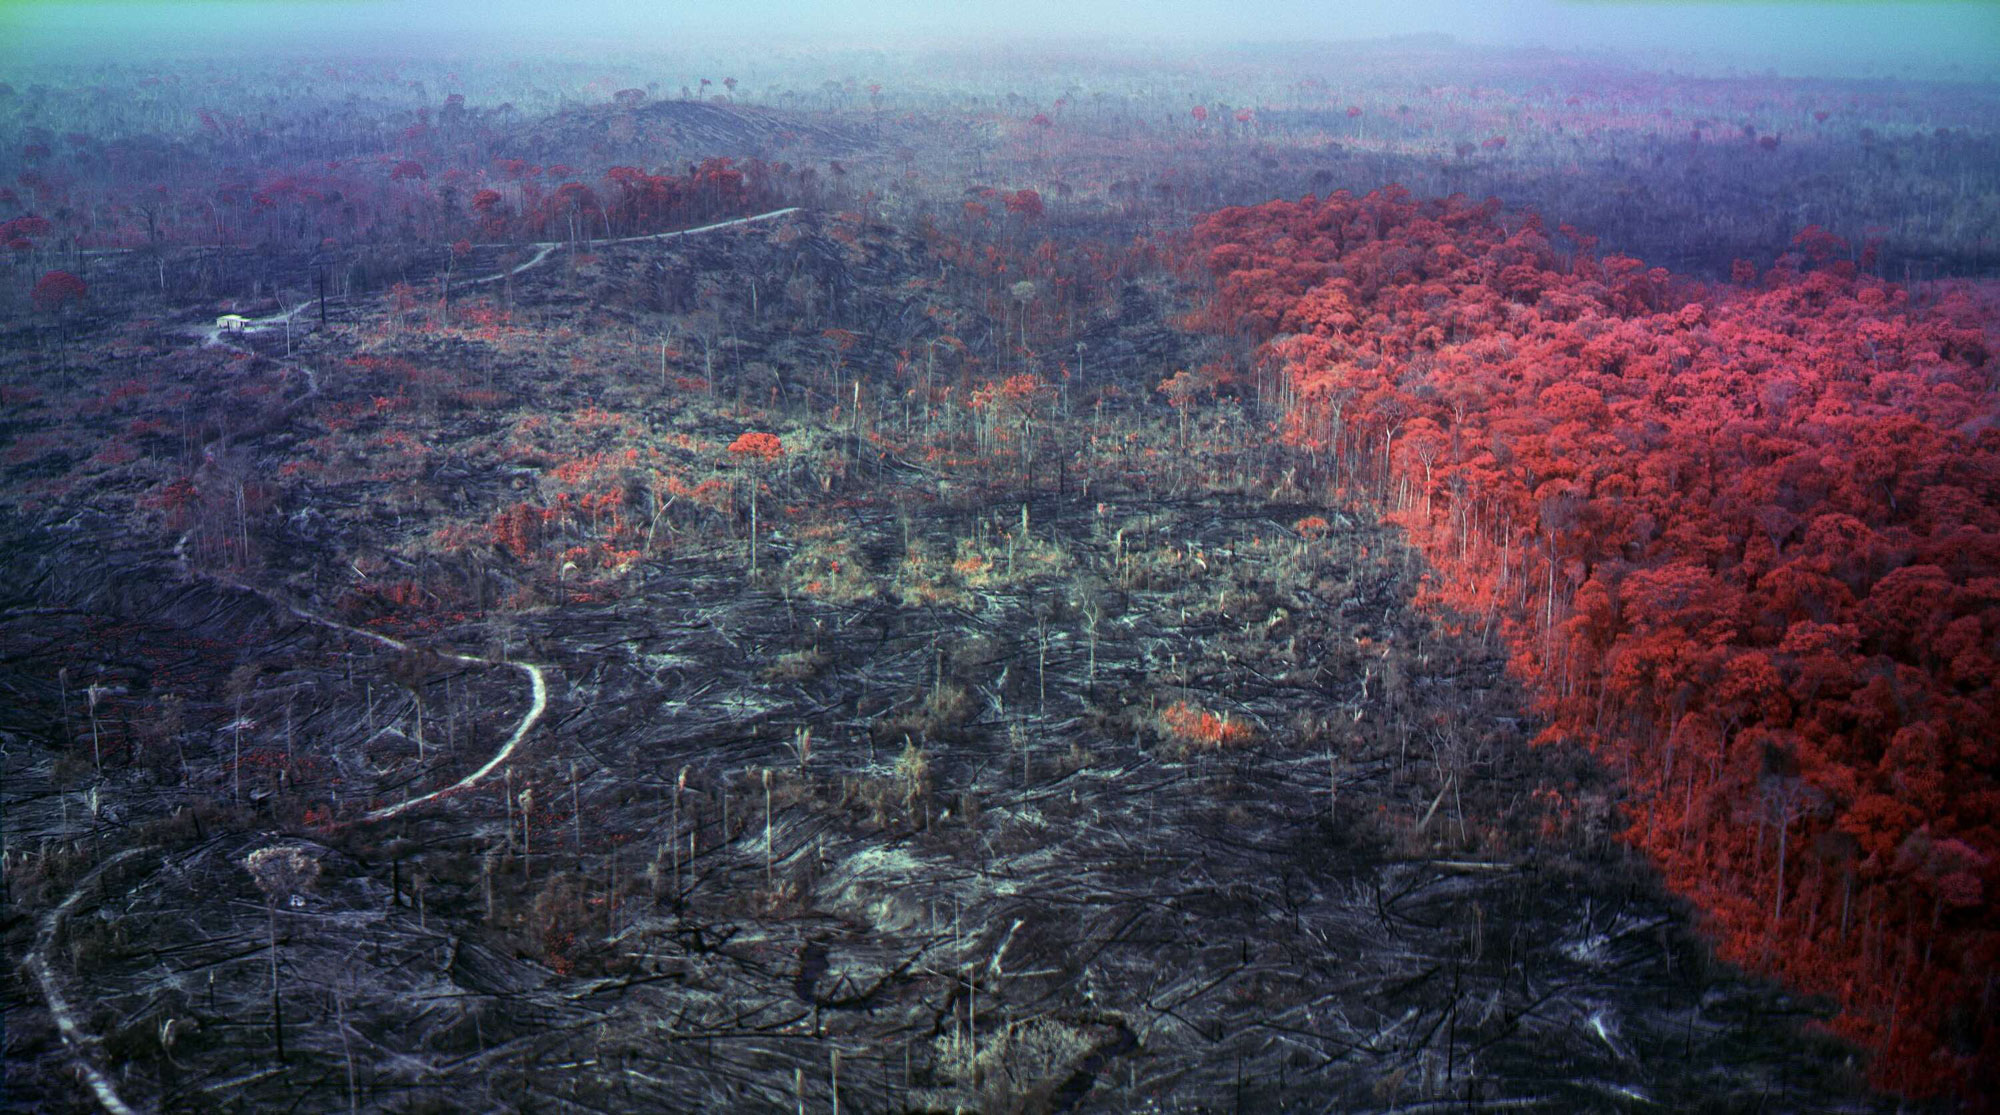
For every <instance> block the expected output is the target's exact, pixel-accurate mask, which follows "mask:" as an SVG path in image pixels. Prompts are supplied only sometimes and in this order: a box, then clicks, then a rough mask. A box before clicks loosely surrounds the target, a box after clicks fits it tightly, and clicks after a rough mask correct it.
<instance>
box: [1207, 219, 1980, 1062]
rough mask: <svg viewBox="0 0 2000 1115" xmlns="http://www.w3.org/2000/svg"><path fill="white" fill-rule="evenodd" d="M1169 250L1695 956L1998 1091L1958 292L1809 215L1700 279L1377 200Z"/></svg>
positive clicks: (1971, 352)
mask: <svg viewBox="0 0 2000 1115" xmlns="http://www.w3.org/2000/svg"><path fill="white" fill-rule="evenodd" d="M1193 244H1194V248H1195V251H1196V253H1197V254H1196V259H1197V261H1198V262H1199V264H1200V265H1202V266H1204V267H1205V268H1206V269H1207V271H1208V272H1209V273H1210V274H1211V275H1212V276H1213V279H1214V283H1215V290H1214V297H1213V299H1212V301H1211V303H1210V306H1209V309H1208V313H1209V315H1210V319H1211V320H1210V323H1209V324H1210V325H1211V326H1212V327H1213V328H1215V329H1217V330H1221V331H1225V332H1234V333H1245V334H1248V335H1249V336H1250V337H1251V338H1252V339H1254V340H1256V341H1258V342H1260V345H1261V347H1260V350H1259V351H1260V354H1261V355H1262V356H1263V357H1264V358H1265V359H1266V360H1267V361H1269V362H1270V363H1271V364H1272V365H1273V366H1275V367H1277V368H1280V369H1281V370H1282V382H1283V385H1284V390H1285V392H1286V395H1285V411H1286V417H1285V420H1284V427H1283V429H1284V433H1285V436H1286V437H1287V438H1288V439H1289V440H1290V441H1292V442H1294V443H1296V444H1299V445H1302V446H1305V447H1309V448H1310V449H1312V450H1313V451H1314V453H1315V455H1316V456H1317V457H1318V459H1319V460H1320V461H1321V462H1322V463H1323V464H1324V465H1326V466H1327V467H1328V468H1329V469H1330V470H1331V473H1332V475H1333V477H1334V479H1335V481H1336V482H1337V483H1339V484H1343V485H1347V486H1349V487H1350V488H1351V489H1357V490H1359V491H1360V492H1361V493H1363V494H1366V495H1368V496H1370V497H1372V498H1375V499H1377V500H1379V501H1380V502H1381V503H1383V504H1384V505H1385V506H1386V507H1387V508H1388V509H1389V510H1390V511H1391V512H1392V513H1393V514H1394V515H1395V516H1396V518H1397V519H1398V520H1399V521H1400V522H1401V523H1402V524H1403V525H1404V526H1405V527H1406V528H1407V529H1408V530H1409V532H1410V534H1411V536H1412V538H1413V539H1414V540H1415V541H1416V542H1417V543H1418V544H1419V545H1420V546H1421V547H1422V549H1423V551H1424V552H1425V553H1426V554H1427V555H1428V556H1429V558H1430V559H1431V561H1432V563H1433V564H1434V566H1435V569H1436V574H1437V575H1436V585H1437V588H1436V597H1437V598H1438V599H1439V600H1440V601H1441V602H1443V603H1445V604H1447V605H1449V606H1451V607H1452V608H1454V609H1456V610H1457V611H1458V612H1460V613H1461V614H1464V615H1467V616H1470V617H1472V618H1473V620H1474V621H1475V622H1479V623H1482V624H1485V625H1492V626H1497V627H1498V628H1499V629H1501V630H1503V631H1504V633H1505V635H1506V638H1507V640H1508V643H1509V646H1510V650H1511V656H1512V662H1513V664H1514V667H1515V668H1516V670H1517V671H1518V672H1519V674H1520V675H1521V676H1522V677H1523V678H1524V679H1526V681H1527V682H1528V683H1529V685H1530V688H1531V690H1532V692H1533V693H1534V694H1535V695H1536V697H1537V699H1538V701H1539V704H1540V709H1541V711H1542V712H1543V714H1544V715H1545V716H1546V717H1547V720H1548V723H1549V728H1548V732H1547V735H1548V736H1549V737H1551V738H1569V739H1576V740H1581V741H1585V742H1587V743H1588V744H1589V745H1590V746H1591V747H1593V748H1594V749H1596V751H1597V752H1598V753H1599V754H1600V755H1601V756H1602V757H1603V758H1604V760H1605V761H1606V762H1607V763H1609V764H1610V765H1612V767H1613V768H1614V769H1616V770H1618V771H1620V772H1621V773H1622V774H1623V777H1624V779H1625V782H1626V784H1627V786H1628V794H1627V817H1628V819H1629V822H1630V827H1629V829H1628V830H1627V836H1628V838H1629V839H1630V840H1631V841H1632V842H1633V843H1635V844H1637V845H1638V846H1640V847H1642V848H1644V849H1645V850H1646V851H1647V852H1649V853H1650V854H1651V855H1652V856H1653V857H1654V859H1655V860H1656V861H1657V862H1658V863H1659V864H1660V866H1661V867H1662V869H1663V870H1664V871H1665V873H1666V875H1667V877H1668V879H1669V880H1670V881H1671V882H1672V884H1673V885H1674V886H1675V887H1676V888H1678V889H1679V890H1680V891H1681V892H1682V893H1684V894H1686V895H1688V896H1689V897H1690V898H1692V899H1693V900H1694V901H1695V902H1696V903H1697V904H1698V905H1699V906H1700V907H1701V909H1702V910H1703V911H1704V912H1705V914H1706V915H1707V917H1708V919H1709V922H1710V924H1711V925H1712V927H1713V928H1714V930H1715V931H1716V934H1717V936H1718V938H1719V942H1720V948H1721V951H1722V953H1723V954H1724V956H1726V957H1727V958H1729V959H1731V960H1734V961H1736V962H1739V963H1742V964H1744V965H1746V966H1748V967H1750V968H1753V969H1757V970H1762V971H1770V972H1774V973H1777V974H1779V975H1781V976H1782V977H1783V978H1785V979H1786V980H1788V981H1790V982H1791V983H1792V984H1793V985H1794V986H1796V987H1799V988H1801V989H1803V990H1806V991H1810V992H1814V993H1818V994H1822V995H1826V996H1829V997H1831V998H1832V999H1833V1000H1835V1001H1836V1002H1837V1003H1838V1004H1839V1006H1840V1014H1839V1016H1838V1018H1837V1020H1836V1022H1835V1026H1836V1028H1837V1029H1838V1030H1839V1031H1840V1032H1841V1033H1843V1034H1845V1035H1847V1036H1849V1037H1851V1038H1853V1039H1854V1040H1856V1041H1858V1042H1860V1043H1862V1044H1864V1045H1865V1046H1867V1047H1869V1048H1871V1049H1873V1050H1874V1051H1876V1053H1877V1054H1878V1056H1877V1058H1876V1062H1875V1064H1876V1073H1877V1077H1878V1079H1879V1081H1880V1082H1881V1083H1883V1084H1884V1085H1886V1086H1889V1087H1893V1088H1897V1089H1901V1090H1904V1091H1907V1092H1911V1093H1918V1094H1935V1093H1937V1092H1940V1091H1947V1090H1954V1089H1955V1090H1960V1091H1962V1092H1964V1093H1966V1094H1969V1095H1974V1096H1976V1095H1979V1094H1981V1093H1984V1094H1989V1095H1990V1094H1993V1092H1994V1090H1995V1088H1996V1084H2000V1077H1996V1075H1995V1073H1996V1068H1995V1066H1996V1065H2000V1026H1996V1024H1995V1018H1996V1017H2000V996H1996V994H1995V990H1996V988H1995V982H1996V979H1995V977H1996V960H2000V932H1996V930H1995V925H1994V917H1993V901H1992V896H1993V893H1994V890H1995V886H1996V884H2000V784H1996V779H1995V773H1996V769H2000V763H1996V749H2000V693H1997V692H1996V683H1997V682H2000V666H1996V659H2000V428H1996V425H1995V419H1996V405H1995V404H1996V396H1995V388H1996V372H2000V369H1996V366H1995V361H1994V359H1993V353H1992V349H1991V344H1992V342H1991V339H1990V335H1989V334H1988V333H1987V332H1986V329H1985V325H1984V324H1983V323H1982V322H1981V321H1980V318H1979V312H1978V310H1977V307H1976V305H1975V304H1974V303H1973V301H1972V300H1971V299H1969V298H1966V297H1964V296H1961V295H1956V294H1952V293H1945V294H1942V295H1923V296H1919V295H1918V294H1913V293H1912V292H1911V291H1909V290H1905V289H1901V288H1899V287H1897V286H1895V285H1892V284H1889V283H1886V282H1883V281H1881V280H1879V279H1877V278H1875V277H1873V276H1871V275H1869V274H1867V273H1866V268H1867V266H1868V264H1869V259H1868V256H1867V253H1866V252H1863V253H1860V254H1859V256H1858V258H1857V257H1856V256H1855V255H1854V253H1851V252H1850V249H1849V248H1848V246H1847V245H1846V244H1844V243H1842V242H1840V241H1838V240H1836V239H1834V238H1833V237H1831V236H1828V235H1826V234H1824V233H1823V232H1821V231H1819V230H1817V229H1808V230H1807V231H1806V232H1804V233H1802V234H1800V235H1799V237H1798V239H1797V241H1796V242H1795V244H1794V249H1795V250H1794V251H1793V252H1791V253H1788V254H1787V255H1785V256H1784V257H1783V258H1781V259H1780V260H1779V262H1778V265H1777V266H1776V267H1775V268H1774V269H1772V270H1770V271H1769V272H1768V273H1766V274H1763V275H1761V276H1760V275H1758V274H1757V273H1756V270H1755V268H1753V267H1750V266H1749V265H1747V264H1744V265H1740V266H1739V268H1738V270H1737V276H1736V277H1737V279H1738V284H1737V285H1732V286H1727V287H1715V286H1706V287H1704V286H1700V285H1696V284H1692V283H1688V282H1685V281H1682V280H1680V279H1677V278H1676V277H1675V276H1673V275H1671V274H1669V273H1667V272H1666V271H1664V270H1661V269H1659V268H1648V267H1646V266H1645V265H1644V264H1643V263H1641V262H1640V261H1638V260H1635V259H1631V258H1627V257H1623V256H1618V255H1609V256H1605V257H1603V258H1599V257H1598V256H1597V255H1595V254H1594V253H1593V251H1592V244H1591V242H1590V241H1589V240H1588V239H1587V238H1584V237H1581V236H1579V235H1577V234H1575V233H1574V232H1573V231H1572V230H1569V229H1567V228H1565V229H1563V230H1561V231H1560V232H1559V233H1557V234H1554V235H1552V234H1551V233H1550V232H1549V231H1548V230H1546V229H1545V228H1544V227H1543V225H1542V223H1541V221H1540V220H1539V219H1538V218H1536V217H1535V216H1533V215H1526V216H1520V215H1507V214H1503V213H1502V211H1501V209H1500V206H1499V204H1498V203H1497V202H1491V201H1489V202H1486V203H1483V204H1474V203H1470V202H1467V201H1465V200H1464V199H1462V198H1451V199H1447V200H1443V201H1429V202H1419V201H1416V200H1413V199H1412V198H1411V197H1410V196H1409V195H1408V194H1407V192H1405V191H1402V190H1400V189H1396V188H1391V189H1387V190H1382V191H1378V192H1376V193H1373V194H1370V195H1368V196H1367V197H1362V198H1357V197H1352V196H1349V195H1347V194H1345V193H1342V194H1336V195H1334V196H1332V197H1328V198H1326V199H1324V200H1320V199H1316V198H1312V197H1307V198H1305V199H1303V200H1301V201H1299V202H1296V203H1291V202H1271V203H1269V204H1266V205H1261V206H1257V207H1254V208H1235V209H1227V210H1223V211H1220V212H1217V213H1215V214H1212V215H1210V216H1209V217H1208V218H1206V219H1205V220H1204V221H1203V222H1202V223H1201V224H1200V226H1199V227H1198V229H1197V231H1196V233H1195V236H1194V240H1193ZM1857 264H1858V265H1857Z"/></svg>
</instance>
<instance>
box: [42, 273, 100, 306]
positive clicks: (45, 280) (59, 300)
mask: <svg viewBox="0 0 2000 1115" xmlns="http://www.w3.org/2000/svg"><path fill="white" fill-rule="evenodd" d="M89 293H90V288H89V287H88V286H85V285H84V282H83V280H82V279H79V278H77V277H76V276H75V275H72V274H70V273H69V272H67V271H50V272H48V273H47V274H44V275H43V276H42V277H41V278H39V279H37V280H35V289H34V290H33V291H32V292H30V294H29V297H30V298H32V299H33V300H34V303H35V308H36V309H38V310H41V311H42V312H44V313H52V314H59V313H63V312H64V311H66V310H68V309H69V308H70V307H71V306H73V305H75V304H76V303H78V302H81V301H83V299H84V297H85V296H86V295H88V294H89Z"/></svg>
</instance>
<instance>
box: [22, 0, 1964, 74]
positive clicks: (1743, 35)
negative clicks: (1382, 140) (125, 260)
mask: <svg viewBox="0 0 2000 1115" xmlns="http://www.w3.org/2000/svg"><path fill="white" fill-rule="evenodd" d="M0 28H4V29H5V30H6V31H7V32H8V33H9V35H10V37H11V38H12V40H13V42H14V44H15V46H14V50H15V52H16V53H15V57H14V61H15V62H16V63H17V64H18V63H28V64H65V63H78V64H106V63H115V62H119V61H133V62H139V61H144V60H147V59H153V58H171V57H233V58H252V57H262V58H273V59H274V58H278V57H283V56H285V55H287V54H290V53H294V52H299V51H309V52H311V53H312V54H313V55H314V56H317V57H326V56H329V55H342V56H363V57H366V56H375V57H398V58H420V57H423V56H426V55H439V56H451V55H456V54H460V53H464V52H480V51H488V50H506V49H522V48H526V47H535V48H538V49H549V48H561V49H578V48H594V49H607V48H608V49H612V50H615V51H617V52H620V53H634V54H644V53H650V52H681V51H687V50H704V51H722V52H731V51H739V50H750V51H768V50H770V49H774V48H775V49H783V50H797V49H813V50H820V51H828V52H843V51H868V50H900V51H908V50H918V51H923V50H947V51H949V50H968V49H970V50H980V49H998V50H1016V49H1035V48H1041V49H1047V48H1050V47H1057V46H1066V47H1069V48H1072V49H1073V48H1076V47H1079V46H1082V47H1086V48H1090V49H1096V50H1106V51H1111V52H1127V51H1148V50H1165V51H1174V52H1185V51H1186V50H1187V49H1188V48H1190V47H1200V48H1205V49H1229V48H1243V47H1259V46H1268V45H1273V44H1282V45H1286V46H1290V47H1295V48H1296V47H1305V46H1320V45H1325V46H1340V45H1349V46H1352V45H1355V44H1374V43H1381V42H1384V41H1387V40H1396V39H1408V38H1413V37H1424V36H1442V37H1445V38H1448V39H1449V40H1450V42H1451V44H1453V45H1456V46H1460V47H1469V48H1498V49H1503V50H1533V49H1548V50H1557V51H1568V52H1584V53H1587V54H1593V55H1599V56H1608V58H1609V59H1610V60H1614V61H1619V62H1623V63H1627V64H1636V65H1638V66H1640V67H1641V68H1645V69H1660V70H1670V71H1681V72H1693V73H1708V74H1726V73H1758V72H1763V71H1773V72H1779V73H1784V74H1788V75H1800V76H1842V77H1850V78H1851V77H1899V78H1910V79H1942V80H1955V81H1968V80H1969V81H1991V80H1994V79H1995V78H1996V77H2000V8H1996V7H1995V6H1993V5H1988V4H1975V3H1925V4H1883V3H1823V2H1822V3H1764V4H1734V3H1609V2H1605V3H1593V2H1580V0H1569V2H1565V0H1507V2H1504V3H1497V4H1468V3H1462V2H1452V0H1418V2H1415V3H1409V4H1397V5H1387V4H1376V3H1370V4H1359V5H1355V4H1349V5H1339V6H1328V5H1316V4H1303V3H1294V2H1286V0H1254V2H1251V3H1247V4H1224V3H1221V2H1218V0H1178V2H1174V3H1167V4H1140V3H1136V2H1129V0H1118V2H1114V3H1095V4H1090V5H1082V6H1079V5H1074V4H1060V3H1055V2H1053V0H1027V2H1024V3H1017V4H1010V5H1007V6H1004V7H1002V6H998V5H978V6H974V7H970V8H963V7H961V8H941V7H938V6H935V5H926V4H920V3H916V2H914V0H894V2H890V3H885V4H875V5H868V6H866V7H863V6H860V5H855V4H851V3H847V2H845V0H783V2H773V3H761V4H747V5H734V6H731V7H729V8H728V9H726V10H724V9H717V8H715V7H712V6H707V5H692V4H676V5H671V6H668V7H665V8H659V9H653V8H643V7H639V6H635V5H629V4H623V3H613V2H609V0H592V2H587V3H583V4H571V5H565V6H564V7H563V9H562V10H561V12H560V13H553V12H551V11H550V10H549V9H547V8H545V7H543V6H541V5H536V4H530V3H522V2H517V0H505V2H501V3H497V4H479V5H465V4H459V3H417V2H413V0H346V2H316V3H315V2H307V3H270V4H265V3H254V2H250V0H222V2H212V3H176V2H163V3H151V2H140V0H133V2H104V3H63V2H27V3H13V4H9V5H7V6H6V7H5V8H4V10H0Z"/></svg>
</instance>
